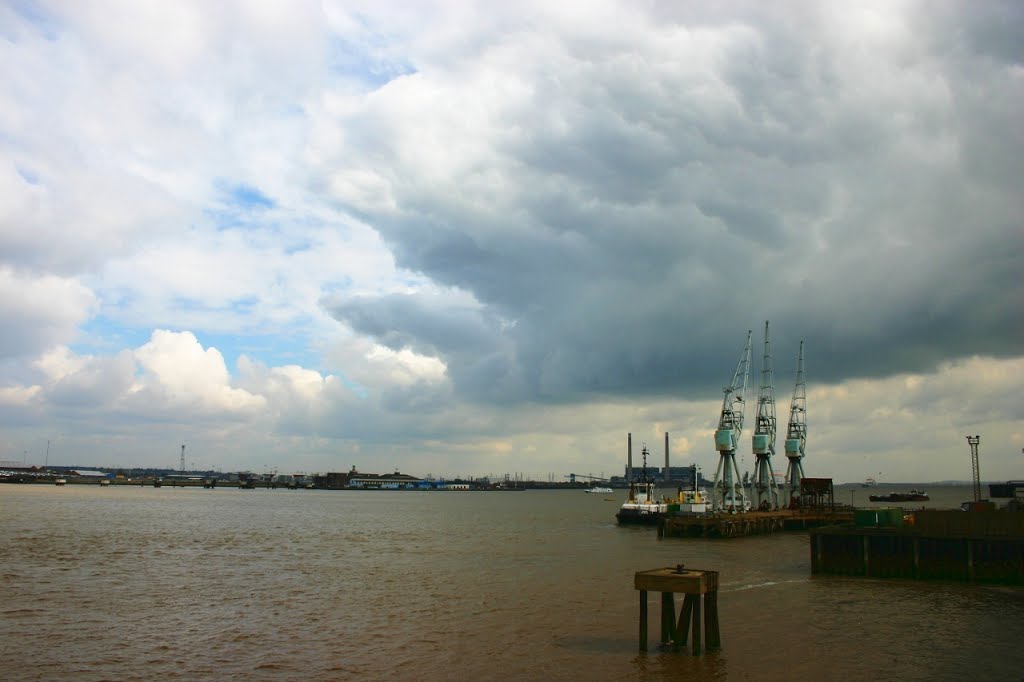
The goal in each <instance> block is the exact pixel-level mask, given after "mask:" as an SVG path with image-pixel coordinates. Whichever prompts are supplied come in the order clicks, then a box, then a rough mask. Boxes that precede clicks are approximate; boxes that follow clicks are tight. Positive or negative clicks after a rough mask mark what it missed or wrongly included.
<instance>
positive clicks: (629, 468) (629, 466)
mask: <svg viewBox="0 0 1024 682" xmlns="http://www.w3.org/2000/svg"><path fill="white" fill-rule="evenodd" d="M632 480H633V434H632V433H627V434H626V482H627V483H629V482H630V481H632Z"/></svg>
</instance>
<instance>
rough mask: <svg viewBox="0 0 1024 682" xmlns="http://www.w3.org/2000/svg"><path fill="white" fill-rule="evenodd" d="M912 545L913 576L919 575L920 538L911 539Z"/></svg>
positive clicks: (918, 576)
mask: <svg viewBox="0 0 1024 682" xmlns="http://www.w3.org/2000/svg"><path fill="white" fill-rule="evenodd" d="M912 543H913V545H914V577H915V578H920V577H921V538H914V539H913V540H912Z"/></svg>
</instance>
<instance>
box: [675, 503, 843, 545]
mask: <svg viewBox="0 0 1024 682" xmlns="http://www.w3.org/2000/svg"><path fill="white" fill-rule="evenodd" d="M852 522H853V511H852V510H842V511H832V510H791V509H781V510H778V511H751V512H746V513H741V514H701V515H693V516H668V517H665V518H664V519H662V521H661V523H659V524H658V537H665V538H696V537H708V538H737V537H745V536H747V535H763V534H765V533H777V532H781V531H793V530H797V531H799V530H807V529H809V528H817V527H818V526H831V525H835V524H843V523H852Z"/></svg>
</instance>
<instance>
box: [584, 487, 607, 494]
mask: <svg viewBox="0 0 1024 682" xmlns="http://www.w3.org/2000/svg"><path fill="white" fill-rule="evenodd" d="M583 492H585V493H610V492H614V491H613V490H612V489H611V488H602V487H601V486H599V485H595V486H594V487H593V488H587V489H586V490H584V491H583Z"/></svg>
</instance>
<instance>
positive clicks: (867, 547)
mask: <svg viewBox="0 0 1024 682" xmlns="http://www.w3.org/2000/svg"><path fill="white" fill-rule="evenodd" d="M862 537H863V538H864V540H863V545H864V576H865V577H867V576H869V575H871V574H870V573H869V572H868V571H869V569H870V568H871V544H870V538H869V537H868V536H867V534H865V535H863V536H862Z"/></svg>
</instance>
